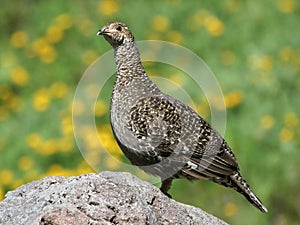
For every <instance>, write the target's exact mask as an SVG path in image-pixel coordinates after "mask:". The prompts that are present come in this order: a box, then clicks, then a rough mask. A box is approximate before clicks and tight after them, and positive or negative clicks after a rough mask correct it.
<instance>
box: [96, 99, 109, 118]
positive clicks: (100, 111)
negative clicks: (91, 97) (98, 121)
mask: <svg viewBox="0 0 300 225" xmlns="http://www.w3.org/2000/svg"><path fill="white" fill-rule="evenodd" d="M106 111H107V107H106V104H105V103H104V102H103V101H97V102H96V104H95V115H96V116H103V115H104V114H105V113H106Z"/></svg>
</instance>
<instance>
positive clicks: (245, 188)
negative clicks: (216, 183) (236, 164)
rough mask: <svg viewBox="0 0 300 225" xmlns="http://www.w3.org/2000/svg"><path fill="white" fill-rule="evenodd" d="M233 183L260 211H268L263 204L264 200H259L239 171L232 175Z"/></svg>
mask: <svg viewBox="0 0 300 225" xmlns="http://www.w3.org/2000/svg"><path fill="white" fill-rule="evenodd" d="M230 178H231V180H232V183H233V184H234V187H233V188H235V189H236V190H237V191H238V192H239V193H241V194H242V195H244V196H245V197H246V198H247V200H248V201H249V202H250V203H251V204H252V205H254V206H255V207H256V208H258V209H259V210H260V211H262V212H264V213H267V212H268V210H267V208H266V207H265V206H264V205H263V204H262V202H261V201H260V200H259V198H258V197H257V196H256V195H255V194H254V193H253V191H252V190H251V189H250V187H249V185H248V184H247V182H246V181H245V180H244V179H243V178H242V176H241V175H240V174H239V173H238V172H237V173H235V174H233V175H231V176H230Z"/></svg>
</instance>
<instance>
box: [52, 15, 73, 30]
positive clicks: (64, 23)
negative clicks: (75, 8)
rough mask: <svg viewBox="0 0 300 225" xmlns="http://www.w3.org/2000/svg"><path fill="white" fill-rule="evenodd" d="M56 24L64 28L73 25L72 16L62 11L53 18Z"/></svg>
mask: <svg viewBox="0 0 300 225" xmlns="http://www.w3.org/2000/svg"><path fill="white" fill-rule="evenodd" d="M55 22H56V25H57V26H59V27H60V28H61V29H63V30H65V29H68V28H70V27H71V26H72V25H73V18H72V16H71V15H70V14H67V13H64V14H61V15H59V16H57V17H56V18H55Z"/></svg>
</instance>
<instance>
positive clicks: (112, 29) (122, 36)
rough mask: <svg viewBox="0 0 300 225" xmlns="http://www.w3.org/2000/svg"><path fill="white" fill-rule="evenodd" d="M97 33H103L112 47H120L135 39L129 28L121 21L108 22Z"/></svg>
mask: <svg viewBox="0 0 300 225" xmlns="http://www.w3.org/2000/svg"><path fill="white" fill-rule="evenodd" d="M97 35H103V36H104V38H105V39H106V40H107V41H108V42H109V43H110V44H111V46H112V47H118V46H120V45H123V44H125V43H128V42H133V41H134V37H133V35H132V33H131V31H130V30H129V28H128V27H127V26H126V25H125V24H124V23H121V22H113V23H108V24H106V25H105V26H104V27H102V28H101V29H100V30H99V31H98V33H97Z"/></svg>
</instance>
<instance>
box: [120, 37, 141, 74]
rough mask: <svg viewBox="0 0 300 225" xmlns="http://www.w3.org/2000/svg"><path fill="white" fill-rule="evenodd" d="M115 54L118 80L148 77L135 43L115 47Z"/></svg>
mask: <svg viewBox="0 0 300 225" xmlns="http://www.w3.org/2000/svg"><path fill="white" fill-rule="evenodd" d="M114 53H115V61H116V65H117V78H118V77H126V78H127V79H130V77H144V76H146V73H145V70H144V67H143V65H142V63H141V59H140V54H139V51H138V48H137V45H136V43H135V42H129V43H125V44H124V45H121V46H117V47H115V48H114Z"/></svg>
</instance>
